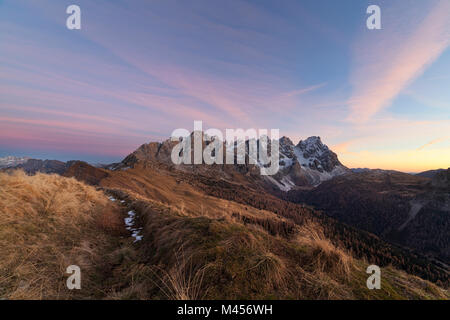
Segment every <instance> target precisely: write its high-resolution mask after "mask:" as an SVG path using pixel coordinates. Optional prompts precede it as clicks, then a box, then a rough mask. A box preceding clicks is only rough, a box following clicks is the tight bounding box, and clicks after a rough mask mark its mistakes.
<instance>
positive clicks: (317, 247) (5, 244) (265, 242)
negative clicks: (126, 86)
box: [0, 170, 448, 299]
mask: <svg viewBox="0 0 450 320" xmlns="http://www.w3.org/2000/svg"><path fill="white" fill-rule="evenodd" d="M129 171H131V174H130V175H128V176H127V175H126V174H125V173H123V172H118V173H116V172H114V173H111V175H110V176H109V177H108V178H106V179H105V180H102V182H101V185H102V186H103V187H110V188H114V189H115V190H109V192H111V193H113V194H114V195H115V197H116V198H118V199H123V200H125V203H126V205H127V206H128V208H126V209H127V210H134V211H135V212H136V213H137V214H138V216H139V219H140V220H139V223H140V224H141V225H142V227H143V236H144V238H143V240H142V241H141V242H140V243H138V244H136V245H133V244H132V241H131V240H130V241H129V242H127V239H123V240H120V241H119V240H118V238H119V237H118V236H117V235H118V234H120V233H121V232H122V230H123V222H122V217H121V215H120V212H119V209H118V208H117V207H116V206H115V204H116V203H118V202H115V203H111V202H110V201H109V200H108V199H107V197H106V196H105V195H104V194H103V193H102V192H100V191H97V190H95V189H94V188H93V187H90V186H87V185H85V184H83V183H80V182H77V181H76V180H74V179H69V178H63V177H59V176H55V175H43V174H37V175H36V176H32V177H30V176H26V175H25V174H23V173H22V172H14V173H13V174H11V175H7V174H0V257H1V258H2V259H1V260H0V297H4V298H9V299H70V298H106V299H402V298H410V299H422V298H443V299H448V292H447V291H443V290H442V289H440V288H438V287H436V286H434V285H431V284H430V283H429V282H426V281H424V280H421V279H418V278H414V277H411V276H409V275H406V274H404V273H402V272H399V271H398V270H395V269H392V268H383V271H382V289H381V290H368V289H367V287H366V279H367V276H368V275H367V274H366V273H365V267H366V266H367V263H366V262H364V261H361V260H357V259H354V258H352V256H351V255H350V254H349V253H348V252H346V251H345V250H342V249H341V248H339V247H337V246H336V245H334V244H333V243H331V242H330V240H329V239H327V238H326V237H325V236H324V233H323V231H322V228H321V226H320V225H318V224H315V223H306V224H304V225H302V226H299V225H296V224H294V223H293V222H292V221H291V220H289V219H287V218H282V217H279V216H278V215H276V214H275V213H272V212H270V211H264V210H258V209H255V208H252V207H249V206H245V205H241V204H238V203H235V202H232V201H226V200H223V199H217V198H214V197H210V196H205V195H204V194H203V193H201V192H199V191H198V190H195V189H193V187H191V186H189V185H187V184H184V183H182V182H181V183H177V182H176V181H175V180H174V179H172V178H170V177H168V176H164V175H163V174H159V173H154V175H152V176H151V177H149V176H148V175H147V176H140V173H141V172H139V171H137V172H134V171H133V170H128V171H127V174H128V172H129ZM199 204H203V206H201V205H199ZM72 264H76V265H78V266H80V267H81V269H82V274H84V275H88V276H85V277H84V278H82V279H83V282H82V290H81V291H80V292H73V291H69V290H67V289H66V288H65V276H64V272H65V269H66V267H67V266H68V265H72ZM82 277H83V276H82Z"/></svg>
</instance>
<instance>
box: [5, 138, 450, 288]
mask: <svg viewBox="0 0 450 320" xmlns="http://www.w3.org/2000/svg"><path fill="white" fill-rule="evenodd" d="M175 144H176V142H173V141H171V140H169V139H168V140H165V141H163V142H150V143H147V144H143V145H142V146H140V147H139V148H137V149H136V150H135V151H134V152H132V153H131V154H129V155H128V156H126V157H125V158H124V159H123V161H121V162H120V163H113V164H108V165H102V166H97V167H94V166H91V165H89V164H87V163H85V162H81V161H69V162H67V163H64V162H61V161H56V160H36V159H26V160H25V159H17V160H16V161H17V163H16V165H15V167H13V165H12V164H13V163H14V161H15V159H13V158H8V159H9V160H5V161H4V162H5V163H6V162H7V161H9V162H8V163H9V166H8V167H7V168H3V169H2V170H4V171H5V170H6V171H8V170H12V169H15V168H19V169H23V170H24V171H25V172H27V173H29V174H35V173H36V172H44V173H57V174H60V175H63V176H68V177H75V178H76V179H78V180H81V181H84V182H86V183H88V184H91V185H95V186H101V187H102V188H107V189H108V190H110V189H114V190H126V192H127V193H129V192H132V193H133V194H139V195H141V196H145V197H149V198H151V199H153V200H157V201H163V202H166V201H168V202H170V201H169V200H168V199H170V198H171V197H172V195H170V194H169V193H167V192H170V191H168V190H165V191H164V192H163V191H161V190H160V186H156V185H155V183H156V181H153V180H152V177H153V176H155V174H156V172H158V174H163V175H165V176H167V177H169V176H170V177H171V178H170V179H175V180H176V181H177V184H179V183H187V184H189V185H191V186H193V187H194V188H195V189H196V190H201V192H203V193H206V194H208V195H210V196H213V197H218V198H221V199H226V200H231V201H235V202H238V203H242V204H244V205H250V206H253V207H257V208H258V209H264V210H270V211H272V212H275V213H277V214H281V215H282V216H283V217H289V219H294V221H295V219H300V217H295V216H294V217H293V216H292V212H294V211H295V210H297V209H292V210H294V211H292V212H291V211H290V209H289V208H290V206H291V205H292V204H298V205H301V206H302V207H303V208H306V207H308V208H310V210H312V211H311V212H312V216H311V217H314V219H319V221H320V224H321V225H323V226H326V227H325V230H326V234H327V236H328V237H330V239H332V241H334V242H335V243H339V244H340V245H341V246H344V247H345V248H346V249H348V250H350V251H351V252H353V253H354V254H355V256H357V257H360V258H364V259H367V258H370V259H372V260H376V261H377V262H378V263H381V264H389V263H390V264H393V265H394V266H396V267H398V268H401V269H404V270H406V271H408V272H411V273H414V274H416V275H419V276H422V277H425V278H426V279H430V280H432V281H438V282H439V283H441V284H448V281H449V270H450V269H449V266H448V265H449V264H450V251H449V250H450V249H449V248H450V232H449V231H450V214H449V213H450V184H449V175H450V168H449V169H448V170H438V171H436V172H433V174H431V173H430V172H427V173H425V174H417V175H412V174H407V173H401V172H397V171H389V170H370V169H356V170H354V169H349V168H347V167H345V166H344V165H343V164H342V163H341V162H340V161H339V159H338V157H337V155H336V153H334V152H333V151H332V150H330V149H329V148H328V147H327V146H326V145H325V144H323V143H322V141H321V139H320V137H309V138H307V139H305V140H301V141H299V142H298V143H297V144H294V143H293V142H292V141H291V140H290V139H289V138H287V137H282V138H281V139H279V148H280V149H279V150H280V159H279V166H280V170H279V171H278V173H277V174H276V175H274V176H262V175H260V171H259V165H260V164H250V163H249V161H248V141H247V142H246V144H247V147H246V161H245V164H232V165H228V164H213V165H206V164H204V163H203V164H201V165H192V164H191V165H187V164H180V165H175V164H173V163H172V160H171V152H172V148H173V146H174V145H175ZM430 177H432V178H430ZM157 183H162V184H164V183H166V182H165V181H164V179H159V180H158V182H157ZM167 183H168V182H167ZM189 194H192V191H189V193H188V194H186V195H185V196H181V198H180V199H179V201H182V202H184V203H189V202H191V201H192V200H191V199H189V198H190V196H189ZM197 205H199V206H200V205H201V201H200V202H199V203H197ZM238 216H239V217H241V219H250V218H248V217H247V218H242V217H243V216H242V214H241V213H240V214H239V215H238ZM254 219H256V220H255V221H258V220H257V218H254V217H253V218H251V219H250V220H248V221H253V220H254ZM301 219H303V218H301ZM368 243H370V245H369V246H368ZM375 248H379V252H378V253H376V252H374V250H375Z"/></svg>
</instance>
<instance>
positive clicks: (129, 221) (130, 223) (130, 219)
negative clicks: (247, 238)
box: [124, 210, 143, 242]
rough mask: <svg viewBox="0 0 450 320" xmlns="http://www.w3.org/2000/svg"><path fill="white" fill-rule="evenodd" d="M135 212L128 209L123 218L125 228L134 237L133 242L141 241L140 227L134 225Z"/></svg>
mask: <svg viewBox="0 0 450 320" xmlns="http://www.w3.org/2000/svg"><path fill="white" fill-rule="evenodd" d="M135 218H136V212H134V211H133V210H130V211H128V216H127V217H126V218H125V219H124V220H125V225H126V229H127V230H128V231H131V236H132V237H133V238H134V239H135V240H134V242H138V241H141V240H142V238H143V236H142V235H141V231H142V228H137V227H135Z"/></svg>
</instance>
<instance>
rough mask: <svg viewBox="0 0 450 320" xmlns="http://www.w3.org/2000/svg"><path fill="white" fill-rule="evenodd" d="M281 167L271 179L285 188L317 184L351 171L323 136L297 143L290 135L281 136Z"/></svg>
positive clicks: (269, 178) (285, 189)
mask: <svg viewBox="0 0 450 320" xmlns="http://www.w3.org/2000/svg"><path fill="white" fill-rule="evenodd" d="M279 142H280V171H279V172H278V174H276V175H275V176H273V177H268V178H267V179H268V180H269V181H270V182H272V183H273V184H275V185H276V186H277V187H278V188H279V189H280V190H282V191H289V190H290V189H292V188H293V187H295V186H316V185H319V184H320V183H321V182H323V181H326V180H329V179H331V178H333V177H335V176H338V175H342V174H345V173H348V172H349V169H348V168H347V167H345V166H344V165H342V164H341V163H340V162H339V160H338V157H337V155H336V154H335V153H334V152H333V151H331V150H330V149H329V148H328V147H327V146H326V145H325V144H323V143H322V141H321V139H320V137H309V138H307V139H306V140H301V141H300V142H299V143H298V144H297V145H295V146H294V144H293V143H292V141H291V140H290V139H289V138H288V137H282V138H281V139H280V140H279Z"/></svg>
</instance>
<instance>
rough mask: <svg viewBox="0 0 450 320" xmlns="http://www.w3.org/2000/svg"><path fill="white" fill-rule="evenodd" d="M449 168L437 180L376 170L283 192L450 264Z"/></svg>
mask: <svg viewBox="0 0 450 320" xmlns="http://www.w3.org/2000/svg"><path fill="white" fill-rule="evenodd" d="M449 171H450V170H447V171H443V172H442V173H440V174H439V175H437V176H436V178H435V179H433V181H432V182H431V181H430V179H428V178H423V177H420V176H415V175H410V174H406V173H401V172H395V171H384V170H370V171H364V172H360V173H352V174H347V175H343V176H339V177H336V178H334V179H332V180H329V181H326V182H323V183H322V184H321V185H319V186H318V187H316V188H314V189H312V190H308V191H304V190H293V191H291V192H289V193H288V194H286V195H280V196H281V197H283V198H284V199H287V200H290V201H293V202H298V203H307V204H310V205H313V206H314V207H316V208H318V209H321V210H324V212H326V214H327V215H329V216H331V217H333V218H336V219H337V220H339V221H342V222H344V223H347V224H349V225H352V226H355V227H357V228H359V229H363V230H367V231H369V232H372V233H374V234H376V235H378V236H380V237H382V238H383V239H385V240H388V241H390V242H394V243H398V244H400V245H402V246H407V247H409V248H413V249H416V250H419V251H420V252H422V253H426V254H429V255H432V256H434V257H437V258H439V259H441V260H443V261H445V262H446V263H449V262H450V188H449Z"/></svg>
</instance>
